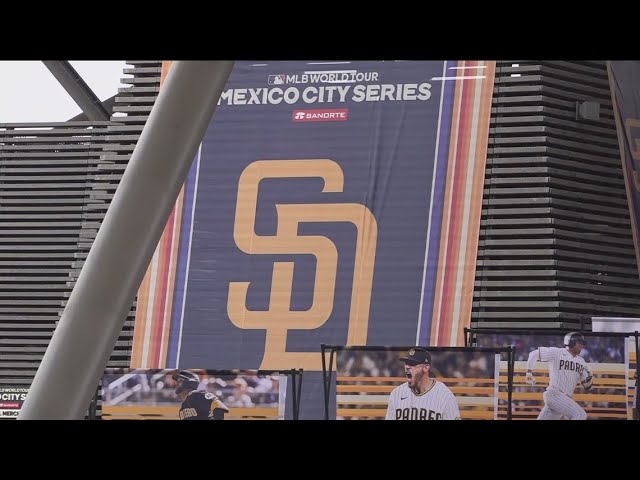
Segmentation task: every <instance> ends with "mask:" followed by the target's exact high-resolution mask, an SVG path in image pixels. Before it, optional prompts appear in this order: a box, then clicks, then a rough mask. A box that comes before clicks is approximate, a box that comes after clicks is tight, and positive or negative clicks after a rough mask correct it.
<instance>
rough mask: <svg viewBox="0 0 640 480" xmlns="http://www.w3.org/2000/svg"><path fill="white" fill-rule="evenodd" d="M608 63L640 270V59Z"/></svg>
mask: <svg viewBox="0 0 640 480" xmlns="http://www.w3.org/2000/svg"><path fill="white" fill-rule="evenodd" d="M607 66H608V70H609V85H610V88H611V99H612V102H613V112H614V114H615V119H616V130H617V132H618V144H619V146H620V156H621V157H622V170H623V172H624V179H625V183H626V186H627V199H628V200H629V214H630V216H631V228H632V230H633V240H634V243H635V247H636V260H637V264H638V272H639V273H640V232H639V231H638V228H640V62H638V61H616V62H607Z"/></svg>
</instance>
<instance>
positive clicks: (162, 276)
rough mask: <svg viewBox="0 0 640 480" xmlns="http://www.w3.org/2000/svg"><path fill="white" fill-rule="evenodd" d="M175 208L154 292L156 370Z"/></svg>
mask: <svg viewBox="0 0 640 480" xmlns="http://www.w3.org/2000/svg"><path fill="white" fill-rule="evenodd" d="M175 211H176V209H175V206H174V208H173V209H172V210H171V214H170V215H169V219H168V220H167V225H166V227H165V231H164V235H163V236H162V237H163V238H162V241H161V245H160V254H161V255H160V262H159V264H158V279H159V281H158V287H159V288H158V290H157V292H156V302H155V305H154V309H153V329H152V340H153V344H152V345H151V347H152V348H151V349H150V359H151V365H152V366H153V367H154V368H158V363H159V360H160V342H161V340H162V323H163V320H164V307H165V305H166V300H167V284H168V280H169V279H168V273H169V257H170V255H171V243H172V240H173V229H174V219H175V216H176V215H175Z"/></svg>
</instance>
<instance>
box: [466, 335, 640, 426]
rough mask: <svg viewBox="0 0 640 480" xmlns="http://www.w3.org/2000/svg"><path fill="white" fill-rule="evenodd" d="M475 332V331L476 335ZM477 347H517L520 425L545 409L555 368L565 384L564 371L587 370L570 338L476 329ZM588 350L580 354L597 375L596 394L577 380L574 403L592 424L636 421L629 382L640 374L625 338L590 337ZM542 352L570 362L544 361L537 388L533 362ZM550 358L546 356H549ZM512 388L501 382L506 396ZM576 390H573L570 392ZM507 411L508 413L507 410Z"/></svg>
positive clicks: (503, 364) (515, 413) (515, 385)
mask: <svg viewBox="0 0 640 480" xmlns="http://www.w3.org/2000/svg"><path fill="white" fill-rule="evenodd" d="M472 331H473V330H472ZM475 335H476V339H477V340H476V341H477V345H478V346H480V347H506V346H509V345H513V346H515V368H514V380H513V400H512V414H513V419H514V420H534V419H536V418H538V416H539V415H540V412H541V410H542V409H543V407H544V406H545V403H544V398H543V393H544V391H545V390H546V389H547V387H548V386H549V381H550V373H551V372H550V369H552V368H555V369H556V371H555V373H554V375H556V377H557V378H558V382H559V384H561V383H562V382H563V381H565V380H564V379H563V378H564V376H565V375H568V374H565V373H562V372H563V371H568V372H574V371H579V370H580V369H581V368H582V363H581V361H579V360H576V359H575V357H572V356H571V354H569V353H567V351H566V349H565V346H564V333H560V332H558V333H535V332H526V331H505V332H497V331H495V330H494V331H482V330H481V329H478V330H475ZM583 335H584V338H585V340H586V345H585V346H584V348H583V349H582V351H581V352H580V353H579V356H580V357H581V358H582V359H583V360H584V363H585V364H586V366H587V368H588V369H589V371H590V372H591V373H592V376H593V380H592V381H593V383H592V386H591V388H590V389H588V390H587V389H585V388H584V387H583V385H582V384H581V382H580V381H576V383H575V385H573V386H575V388H574V390H573V392H571V393H572V394H573V396H572V399H573V400H574V401H575V402H576V403H577V404H578V406H577V408H580V409H582V410H584V412H585V413H586V418H587V420H626V419H628V418H629V419H631V418H632V409H631V405H630V400H632V397H629V395H628V384H629V379H630V378H633V376H634V373H635V372H630V370H629V351H628V348H627V339H626V337H625V336H624V335H607V334H600V335H598V334H597V333H584V334H583ZM540 347H545V348H549V347H552V348H553V349H554V350H553V352H551V353H549V355H551V354H553V353H554V352H561V353H562V354H564V355H565V357H566V358H564V357H563V358H561V359H560V360H559V361H555V360H554V358H543V360H542V361H541V360H539V353H537V354H536V355H537V356H536V363H535V365H534V367H533V376H534V378H535V384H534V385H530V384H528V383H527V381H526V370H527V360H528V358H529V354H530V352H532V351H536V352H539V348H540ZM547 352H549V351H547ZM545 355H546V353H545ZM506 374H507V362H506V361H505V360H504V359H503V361H502V362H501V365H500V375H501V376H505V375H506ZM504 388H506V385H505V382H501V391H502V390H503V389H504ZM568 388H569V389H570V387H568ZM553 405H555V404H553ZM501 410H502V409H501Z"/></svg>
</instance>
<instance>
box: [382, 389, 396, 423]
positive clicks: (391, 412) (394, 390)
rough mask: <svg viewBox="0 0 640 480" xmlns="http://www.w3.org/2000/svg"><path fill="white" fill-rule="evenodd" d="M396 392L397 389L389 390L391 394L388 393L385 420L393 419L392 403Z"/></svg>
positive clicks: (394, 401) (393, 403)
mask: <svg viewBox="0 0 640 480" xmlns="http://www.w3.org/2000/svg"><path fill="white" fill-rule="evenodd" d="M396 392H397V390H396V389H395V388H394V389H393V390H392V391H391V395H389V403H388V404H387V415H386V416H385V417H384V419H385V420H394V419H395V414H394V410H395V408H394V405H395V403H396V400H395V398H396Z"/></svg>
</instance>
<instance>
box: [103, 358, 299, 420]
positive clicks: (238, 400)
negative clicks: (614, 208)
mask: <svg viewBox="0 0 640 480" xmlns="http://www.w3.org/2000/svg"><path fill="white" fill-rule="evenodd" d="M180 372H184V371H176V370H157V369H150V370H136V369H123V368H113V369H107V370H106V371H105V373H104V375H103V376H102V385H101V390H102V392H101V393H102V419H103V420H189V419H196V420H200V419H202V420H210V419H211V418H208V417H209V416H210V412H211V409H212V405H211V404H212V402H213V403H214V406H216V405H217V404H216V403H215V402H217V401H220V402H221V403H222V405H221V407H226V409H227V410H228V412H226V414H225V415H224V419H225V420H280V419H283V418H284V400H285V396H286V391H287V376H286V375H279V374H263V373H257V372H220V371H212V370H197V369H196V370H193V369H192V370H188V371H187V372H188V375H190V377H188V378H187V380H189V379H194V381H193V382H192V383H193V385H190V386H188V388H185V386H184V383H178V382H183V380H184V379H183V378H181V377H179V376H178V375H176V373H180ZM182 375H184V373H183V374H182ZM186 383H188V382H186ZM181 393H182V396H181ZM190 414H192V415H190Z"/></svg>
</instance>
